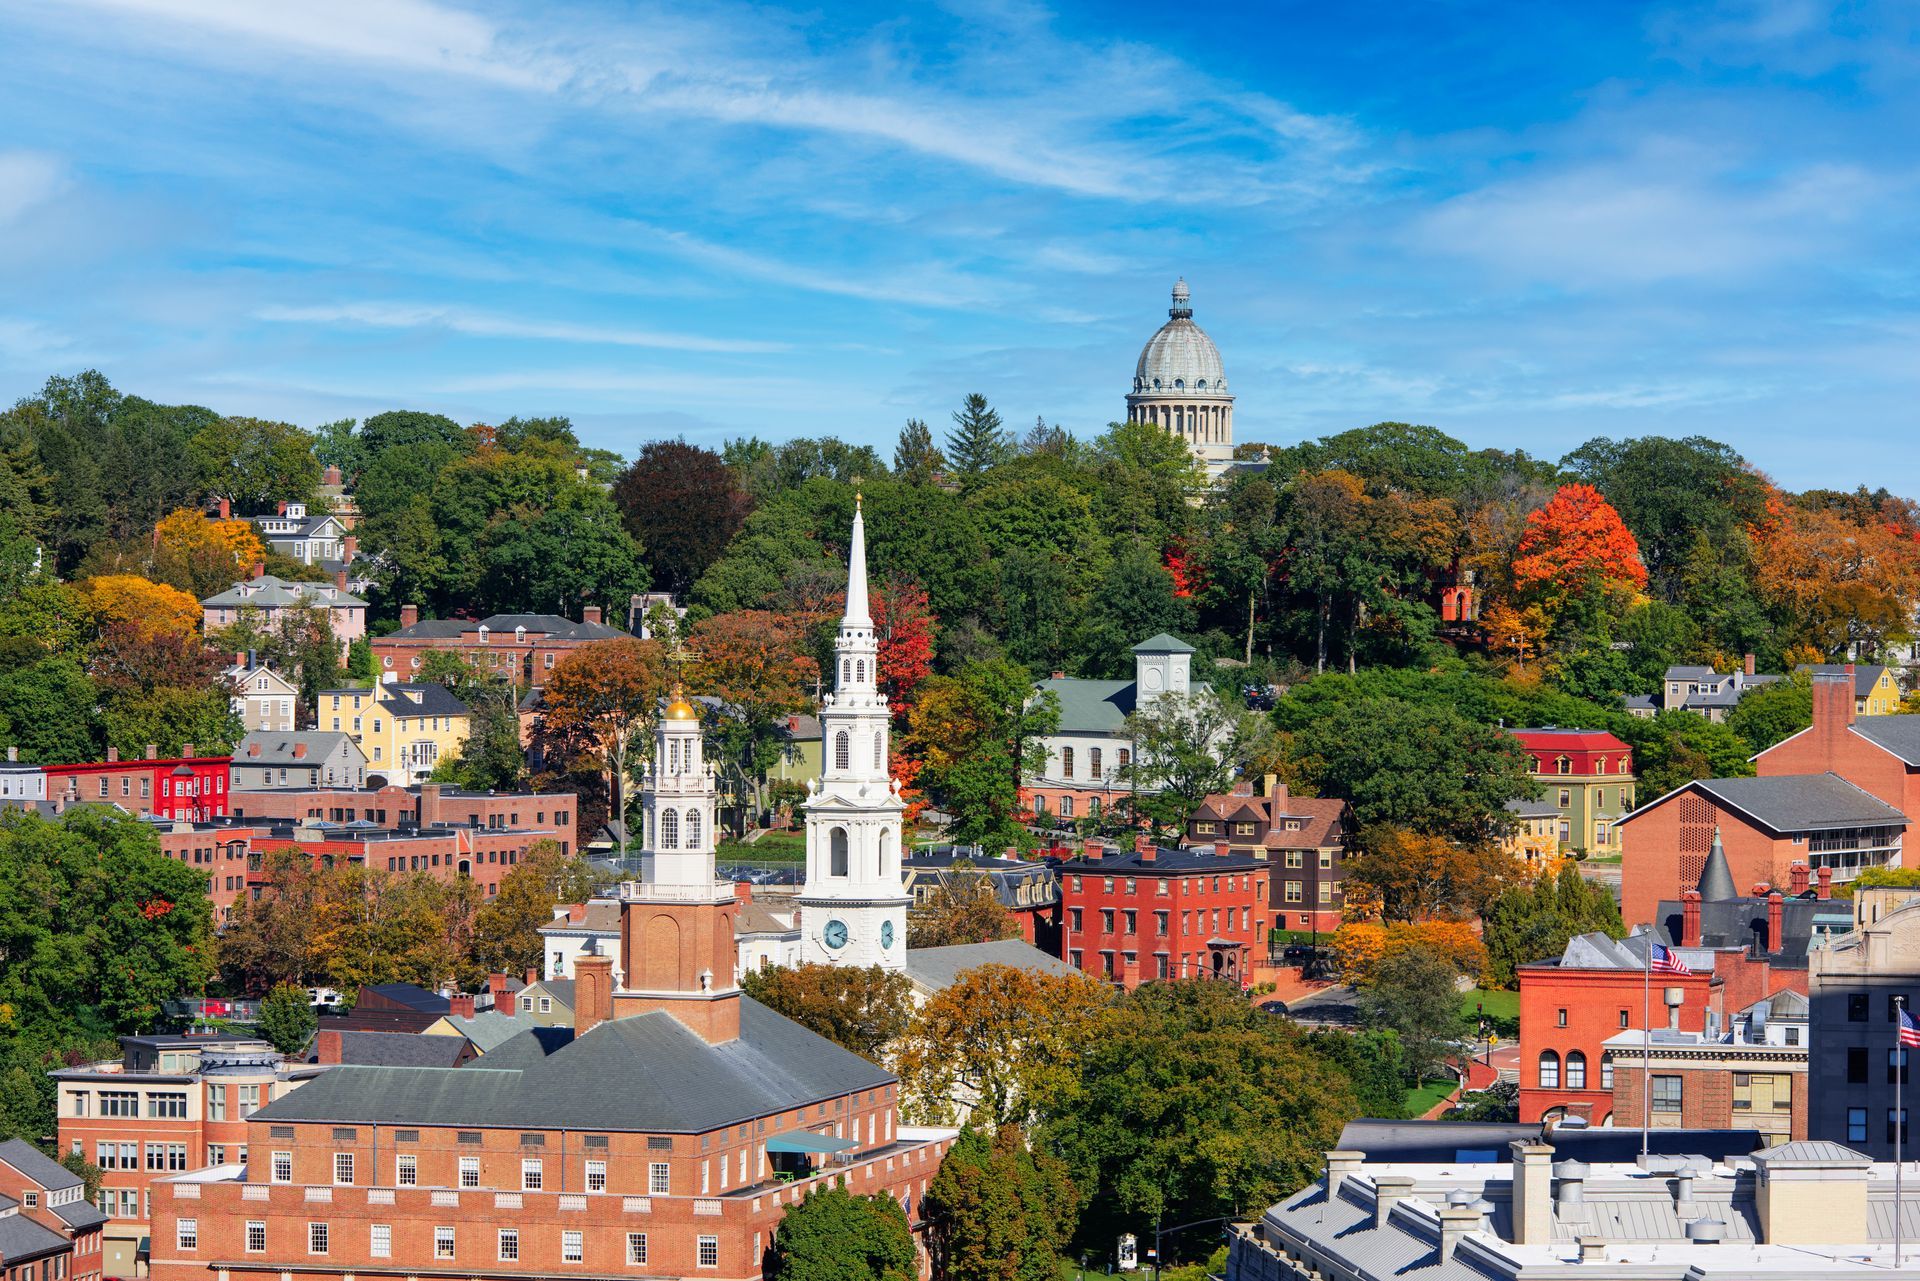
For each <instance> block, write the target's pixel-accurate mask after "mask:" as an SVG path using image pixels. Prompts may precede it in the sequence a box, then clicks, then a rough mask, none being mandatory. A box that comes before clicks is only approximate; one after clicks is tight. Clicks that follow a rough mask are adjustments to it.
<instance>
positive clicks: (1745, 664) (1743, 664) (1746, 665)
mask: <svg viewBox="0 0 1920 1281" xmlns="http://www.w3.org/2000/svg"><path fill="white" fill-rule="evenodd" d="M1740 670H1741V671H1743V672H1745V673H1746V674H1747V675H1749V676H1751V675H1753V655H1752V654H1748V655H1747V656H1746V657H1744V658H1742V659H1741V660H1740Z"/></svg>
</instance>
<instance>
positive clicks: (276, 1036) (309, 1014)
mask: <svg viewBox="0 0 1920 1281" xmlns="http://www.w3.org/2000/svg"><path fill="white" fill-rule="evenodd" d="M319 1026H320V1017H319V1016H318V1015H317V1014H315V1013H314V1012H313V1002H312V1001H311V1000H309V999H308V997H307V990H306V989H305V988H303V987H296V986H295V985H294V984H292V983H276V984H274V986H273V990H272V991H270V992H268V993H267V995H266V999H265V1000H263V1001H261V1002H260V1035H262V1036H264V1037H266V1038H267V1039H268V1040H269V1041H272V1042H273V1048H274V1049H276V1050H278V1051H280V1052H281V1053H282V1054H287V1055H293V1054H298V1053H300V1052H301V1051H302V1050H304V1049H306V1048H307V1042H309V1041H311V1040H312V1039H313V1034H314V1031H315V1030H316V1029H317V1028H318V1027H319Z"/></svg>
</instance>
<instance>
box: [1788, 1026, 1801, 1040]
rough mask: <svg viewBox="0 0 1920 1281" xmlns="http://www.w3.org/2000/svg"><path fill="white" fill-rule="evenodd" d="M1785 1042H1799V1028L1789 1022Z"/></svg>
mask: <svg viewBox="0 0 1920 1281" xmlns="http://www.w3.org/2000/svg"><path fill="white" fill-rule="evenodd" d="M1787 1044H1788V1045H1798V1044H1800V1029H1799V1028H1798V1027H1795V1026H1794V1025H1793V1024H1791V1023H1789V1024H1788V1025H1787Z"/></svg>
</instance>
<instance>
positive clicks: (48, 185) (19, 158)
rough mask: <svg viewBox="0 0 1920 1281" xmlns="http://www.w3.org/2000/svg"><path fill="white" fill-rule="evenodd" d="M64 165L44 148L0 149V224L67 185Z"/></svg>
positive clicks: (47, 199) (57, 192)
mask: <svg viewBox="0 0 1920 1281" xmlns="http://www.w3.org/2000/svg"><path fill="white" fill-rule="evenodd" d="M68 182H69V178H68V174H67V166H66V164H65V163H64V162H62V161H61V160H60V158H59V157H58V156H50V155H48V154H46V153H45V152H43V151H25V150H11V151H0V226H4V225H5V224H7V223H10V222H12V221H13V220H14V219H16V218H18V217H20V216H21V215H22V214H24V213H26V212H27V211H28V210H30V209H33V208H35V207H37V206H40V205H43V204H45V203H46V202H48V201H49V200H52V199H53V198H54V197H55V196H57V195H59V194H60V193H61V192H62V191H63V190H65V189H66V187H67V185H68Z"/></svg>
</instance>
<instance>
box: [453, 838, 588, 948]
mask: <svg viewBox="0 0 1920 1281" xmlns="http://www.w3.org/2000/svg"><path fill="white" fill-rule="evenodd" d="M610 880H611V878H610V877H609V876H608V875H605V874H603V873H600V872H598V871H596V870H595V869H594V867H593V866H592V865H591V864H589V863H588V862H587V861H586V860H585V859H582V858H575V857H572V856H570V855H567V854H563V853H561V851H560V846H559V845H558V844H556V843H555V842H553V841H536V842H534V844H533V845H532V846H531V847H529V848H528V850H527V852H526V855H525V856H524V857H523V858H522V859H521V860H520V862H519V863H518V865H516V866H515V867H514V869H513V870H512V871H510V872H508V873H507V874H506V875H505V876H503V877H501V878H500V892H499V893H498V894H496V895H494V896H493V897H492V898H490V899H488V900H487V901H486V902H485V903H484V904H482V905H481V907H480V910H479V911H477V912H475V913H474V918H473V954H474V959H475V961H476V962H477V963H478V964H479V965H480V967H481V968H482V969H484V970H486V971H487V972H488V973H489V974H524V973H526V972H527V971H528V970H537V969H539V968H540V962H541V959H542V957H543V955H544V948H543V946H542V945H543V943H544V942H545V940H544V939H542V938H541V937H540V927H541V926H542V925H550V924H552V923H553V909H554V908H555V907H557V906H560V905H562V904H566V903H584V902H586V901H587V900H588V899H590V898H592V897H593V895H594V893H595V892H596V891H598V890H602V889H605V888H606V887H607V885H608V883H609V882H610Z"/></svg>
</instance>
